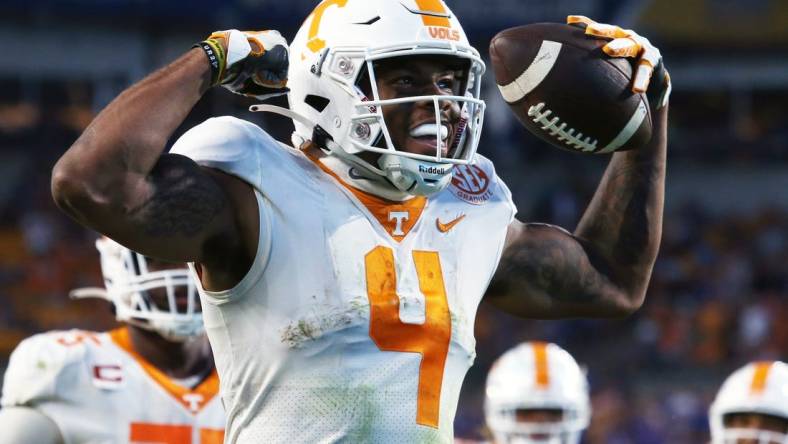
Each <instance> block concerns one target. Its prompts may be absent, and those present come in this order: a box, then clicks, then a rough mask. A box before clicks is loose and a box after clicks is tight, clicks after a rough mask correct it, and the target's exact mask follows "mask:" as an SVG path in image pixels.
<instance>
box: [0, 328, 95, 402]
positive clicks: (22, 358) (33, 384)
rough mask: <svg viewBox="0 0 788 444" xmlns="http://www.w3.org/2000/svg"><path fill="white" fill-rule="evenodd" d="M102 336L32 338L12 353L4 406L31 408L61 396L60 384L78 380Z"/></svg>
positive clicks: (70, 333) (79, 334)
mask: <svg viewBox="0 0 788 444" xmlns="http://www.w3.org/2000/svg"><path fill="white" fill-rule="evenodd" d="M100 345H101V339H100V335H99V334H98V333H94V332H87V331H82V330H69V331H53V332H48V333H42V334H37V335H34V336H31V337H29V338H27V339H25V340H24V341H22V342H21V343H19V345H18V346H17V347H16V349H15V350H14V352H13V353H12V354H11V358H10V360H9V363H8V369H7V370H6V373H5V379H4V383H3V396H2V400H0V405H2V406H3V407H8V406H14V405H31V404H35V403H36V402H38V401H43V400H51V399H53V398H56V397H57V396H58V393H57V392H58V381H60V380H63V379H66V378H69V380H72V379H73V378H75V377H78V374H75V372H80V371H81V370H82V369H83V368H85V364H84V363H85V361H86V360H87V359H88V357H89V355H90V354H91V349H92V348H95V347H97V346H100Z"/></svg>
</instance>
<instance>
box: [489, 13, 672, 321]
mask: <svg viewBox="0 0 788 444" xmlns="http://www.w3.org/2000/svg"><path fill="white" fill-rule="evenodd" d="M591 23H593V22H591ZM597 26H599V27H601V28H602V30H603V31H605V32H606V30H608V29H609V28H608V25H598V24H593V25H591V24H589V29H588V30H587V31H586V32H587V33H588V34H593V35H597V36H604V37H609V38H613V39H614V40H613V41H611V43H609V44H608V45H607V46H608V47H611V48H612V49H610V50H608V49H607V47H606V49H605V52H607V53H608V55H611V56H614V57H616V56H630V57H632V56H636V57H641V67H642V66H643V65H648V68H649V69H641V70H639V71H637V73H636V75H635V78H634V80H633V86H632V88H633V90H637V89H640V92H642V91H645V90H646V89H648V94H647V95H648V96H649V97H650V98H651V97H654V99H653V100H652V102H651V109H652V123H653V129H652V136H651V138H650V140H649V141H648V142H647V143H646V144H645V145H643V146H640V147H637V148H635V149H633V150H630V151H623V152H617V153H615V154H613V158H612V160H611V161H610V164H609V165H608V167H607V170H606V171H605V174H604V176H603V178H602V181H601V183H600V184H599V186H598V188H597V191H596V193H595V195H594V197H593V199H592V201H591V203H590V205H589V206H588V208H587V209H586V211H585V213H584V215H583V217H582V219H581V221H580V223H579V224H578V226H577V228H576V229H575V231H574V233H569V232H567V231H565V230H562V229H560V228H558V227H554V226H551V225H545V224H523V223H521V222H518V221H514V222H513V223H512V225H511V226H510V228H509V232H508V234H507V242H506V247H505V249H504V252H503V257H502V259H501V263H500V265H499V268H498V270H497V272H496V274H495V276H494V278H493V281H492V283H491V285H490V288H489V291H488V295H487V300H488V301H490V302H492V303H493V304H494V305H496V306H498V307H500V308H502V309H504V310H506V311H508V312H511V313H513V314H516V315H519V316H524V317H534V318H564V317H617V316H624V315H627V314H629V313H632V312H633V311H635V310H636V309H637V308H639V307H640V306H641V305H642V303H643V300H644V297H645V293H646V289H647V286H648V283H649V280H650V277H651V271H652V268H653V265H654V262H655V260H656V257H657V252H658V250H659V243H660V239H661V233H662V211H663V206H664V186H665V158H666V150H667V106H666V105H667V94H668V93H669V91H670V83H669V77H668V76H667V74H666V72H665V71H664V68H663V67H662V63H661V57H660V56H659V52H658V51H657V50H656V48H654V47H653V46H651V45H650V44H649V43H648V41H647V40H645V39H643V38H642V37H640V36H638V35H637V34H635V33H634V32H632V31H623V30H620V28H617V27H611V28H615V29H616V30H618V31H621V32H626V33H627V34H628V37H621V36H618V35H613V34H597V31H598V30H599V28H598V27H597ZM626 45H630V46H631V47H629V46H626ZM626 51H629V52H626ZM654 51H656V59H655V58H653V57H654ZM652 66H657V68H658V72H657V73H656V74H655V75H654V79H652V82H651V83H652V85H651V88H648V84H649V82H648V78H649V76H650V75H651V67H652ZM644 76H645V77H644Z"/></svg>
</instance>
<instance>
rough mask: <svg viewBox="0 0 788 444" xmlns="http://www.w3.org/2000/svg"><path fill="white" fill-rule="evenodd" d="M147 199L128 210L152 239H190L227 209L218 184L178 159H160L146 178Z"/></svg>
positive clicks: (182, 159) (193, 166) (187, 161)
mask: <svg viewBox="0 0 788 444" xmlns="http://www.w3.org/2000/svg"><path fill="white" fill-rule="evenodd" d="M149 183H151V187H152V188H153V192H152V193H150V196H149V197H148V199H146V200H145V201H144V202H142V203H141V204H140V205H139V206H137V207H135V208H133V209H131V211H130V217H131V218H132V219H133V220H137V221H139V223H140V225H141V226H142V227H144V228H143V229H144V230H145V233H146V234H147V235H149V236H152V237H167V236H184V237H193V236H195V235H197V234H198V233H200V232H202V231H203V230H205V229H206V228H207V227H208V226H209V225H210V223H211V222H212V221H213V219H214V218H215V217H216V216H217V215H218V214H220V213H221V212H222V211H223V210H224V209H225V207H226V205H227V198H226V196H225V194H224V192H223V191H222V190H221V188H220V187H219V185H218V184H216V182H214V181H213V180H212V179H211V178H210V177H209V176H208V175H206V174H205V173H203V172H201V171H199V167H198V166H197V165H196V164H194V162H191V161H190V160H187V159H186V158H183V157H181V156H173V155H168V156H163V157H162V158H161V159H160V160H159V163H158V164H157V165H156V166H155V167H154V169H153V171H152V172H151V173H150V176H149Z"/></svg>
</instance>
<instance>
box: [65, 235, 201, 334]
mask: <svg viewBox="0 0 788 444" xmlns="http://www.w3.org/2000/svg"><path fill="white" fill-rule="evenodd" d="M96 248H97V249H98V251H99V253H100V255H101V273H102V275H103V276H104V286H105V288H81V289H77V290H73V291H72V292H71V297H72V298H76V299H79V298H91V297H97V298H102V299H106V300H108V301H110V302H112V303H113V304H114V305H115V317H116V318H117V320H118V321H121V322H126V323H129V324H132V325H135V326H138V327H141V328H144V329H147V330H152V331H155V332H157V333H159V334H160V335H161V336H162V337H164V338H166V339H168V340H171V341H185V340H187V339H189V338H191V337H194V336H198V335H201V334H202V333H203V331H204V328H203V322H202V313H201V312H200V310H199V300H198V295H197V289H196V287H195V285H194V281H193V280H192V277H191V274H190V272H189V269H188V268H187V267H186V265H185V264H184V266H183V268H173V269H166V270H156V271H151V270H149V269H148V261H147V260H146V259H145V256H143V255H141V254H139V253H135V252H133V251H131V250H129V249H128V248H126V247H124V246H122V245H120V244H118V243H117V242H115V241H113V240H111V239H109V238H108V237H104V236H102V237H100V238H99V239H98V240H96ZM158 288H162V289H164V290H165V291H166V306H164V307H159V306H157V304H155V303H154V301H153V300H152V299H151V296H150V295H149V294H148V292H149V290H154V289H158ZM179 289H180V290H182V293H181V294H183V295H185V296H186V298H187V299H186V303H185V308H182V309H180V310H179V308H178V301H177V300H176V292H177V291H178V290H179ZM181 305H184V304H183V303H181Z"/></svg>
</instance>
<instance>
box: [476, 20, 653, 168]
mask: <svg viewBox="0 0 788 444" xmlns="http://www.w3.org/2000/svg"><path fill="white" fill-rule="evenodd" d="M607 42H608V41H607V40H604V39H600V38H596V37H593V36H588V35H586V34H585V30H584V27H582V26H578V25H565V24H560V23H535V24H531V25H526V26H519V27H516V28H509V29H506V30H504V31H501V32H499V33H498V34H497V35H496V36H495V37H494V38H493V39H492V41H491V42H490V60H491V65H492V68H493V71H494V72H495V81H496V83H497V85H498V89H499V90H500V91H501V94H502V95H503V98H504V100H505V101H506V102H507V103H508V104H509V106H510V107H511V108H512V110H513V111H514V113H515V114H516V115H517V118H518V119H519V120H520V122H522V124H523V125H525V127H526V128H527V129H528V130H529V131H530V132H531V133H533V134H534V135H536V136H537V137H539V138H540V139H542V140H544V141H546V142H548V143H550V144H551V145H553V146H557V147H559V148H565V149H569V150H572V151H578V152H584V153H611V152H614V151H623V150H628V149H632V148H635V147H637V146H641V145H643V144H644V143H646V142H648V141H649V140H650V139H651V112H650V110H649V106H648V99H647V98H646V95H645V94H638V93H633V92H632V90H631V89H630V87H631V83H632V76H633V75H634V72H635V67H634V65H633V59H626V58H612V57H609V56H608V55H607V54H605V53H604V52H603V51H602V47H603V46H604V45H605V44H606V43H607Z"/></svg>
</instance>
